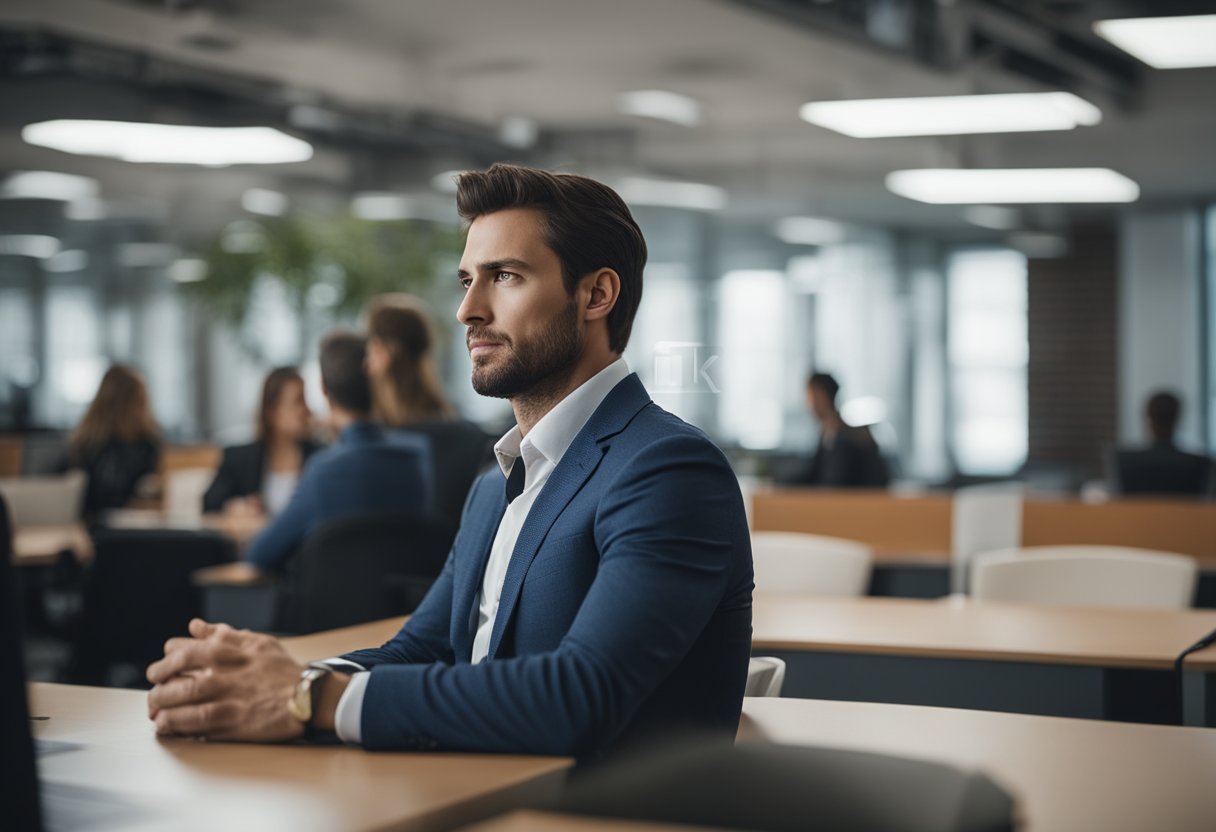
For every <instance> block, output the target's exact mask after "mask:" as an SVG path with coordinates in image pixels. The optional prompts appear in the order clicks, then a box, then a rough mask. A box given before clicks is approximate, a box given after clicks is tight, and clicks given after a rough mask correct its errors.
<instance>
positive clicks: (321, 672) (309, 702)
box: [287, 664, 334, 725]
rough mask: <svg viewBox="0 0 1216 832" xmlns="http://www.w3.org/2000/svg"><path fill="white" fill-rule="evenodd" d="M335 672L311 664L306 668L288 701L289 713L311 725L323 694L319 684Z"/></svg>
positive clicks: (323, 666)
mask: <svg viewBox="0 0 1216 832" xmlns="http://www.w3.org/2000/svg"><path fill="white" fill-rule="evenodd" d="M333 672H334V671H333V668H332V667H327V666H325V665H323V664H311V665H309V666H308V667H306V668H305V669H304V672H303V673H301V674H300V681H298V682H296V687H295V690H293V691H292V693H291V696H290V697H289V698H288V700H287V712H288V713H289V714H291V715H292V716H293V717H295V718H296V719H298V720H300V722H303V723H304V724H305V725H310V724H311V723H312V717H313V714H315V713H316V710H317V708H316V706H317V697H319V696H320V694H321V685H320V684H319V682H320V680H321V679H324V678H325V677H326V676H328V675H329V674H331V673H333Z"/></svg>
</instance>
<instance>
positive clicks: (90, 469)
mask: <svg viewBox="0 0 1216 832" xmlns="http://www.w3.org/2000/svg"><path fill="white" fill-rule="evenodd" d="M160 445H161V440H160V430H159V428H157V426H156V420H155V419H154V418H153V417H152V408H151V406H150V405H149V403H148V388H147V387H146V386H145V385H144V380H143V378H142V377H141V376H140V375H139V373H137V372H136V371H135V370H133V369H132V368H130V367H125V366H122V365H120V364H115V365H114V366H112V367H111V368H110V369H109V370H107V371H106V374H105V375H104V376H103V377H102V379H101V384H100V385H99V386H98V388H97V395H96V396H95V397H94V398H93V402H92V404H90V405H89V409H88V410H87V411H86V412H85V414H84V418H83V419H82V420H81V421H80V424H79V425H77V426H76V429H75V430H74V431H73V432H72V435H71V436H70V437H69V439H68V449H67V454H66V458H65V459H64V462H63V463H62V464H61V465H60V466H59V467H60V469H61V470H68V469H80V470H82V471H84V472H85V474H86V475H87V476H88V484H87V486H86V487H85V497H84V506H83V509H84V516H85V517H86V518H87V519H92V518H94V517H96V515H97V513H98V512H101V511H105V510H106V509H111V508H121V507H122V506H124V505H126V504H127V503H128V502H130V500H131V498H132V497H134V496H136V494H137V493H139V492H140V490H141V489H145V490H147V491H153V490H155V482H154V477H155V474H156V471H157V467H158V466H159V464H160Z"/></svg>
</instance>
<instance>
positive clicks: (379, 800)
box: [30, 684, 570, 832]
mask: <svg viewBox="0 0 1216 832" xmlns="http://www.w3.org/2000/svg"><path fill="white" fill-rule="evenodd" d="M30 709H31V713H32V714H34V715H41V716H49V717H50V719H49V720H47V721H35V722H34V723H33V726H34V734H35V737H36V738H37V739H39V740H53V741H59V742H66V743H77V744H79V745H80V747H79V748H77V749H75V750H65V751H61V752H58V753H53V754H46V755H44V756H43V757H42V758H41V759H40V760H39V770H40V775H41V779H42V781H43V783H44V784H48V785H49V786H50V787H51V788H52V789H53V788H54V787H56V786H67V787H71V786H83V787H90V788H94V789H99V790H101V791H102V792H104V793H105V795H106V796H108V797H113V798H115V799H118V800H122V801H124V802H129V803H131V804H134V805H136V806H138V807H140V808H141V809H142V810H144V811H145V812H147V813H148V814H149V816H150V818H151V819H150V820H148V821H147V825H148V827H151V828H157V829H160V828H165V827H166V826H172V827H173V828H189V829H200V830H201V829H222V828H241V829H259V830H285V831H286V830H290V832H301V830H303V831H304V832H313V830H315V831H316V832H320V830H348V831H349V832H356V831H357V830H373V829H375V830H381V829H389V828H391V829H410V830H428V829H447V828H451V827H452V826H455V825H459V824H465V823H470V822H473V821H476V820H478V819H481V818H486V817H490V816H492V815H494V814H497V813H499V812H502V811H505V810H508V809H511V808H515V807H518V806H520V805H525V804H527V803H530V802H532V801H534V800H547V799H550V798H552V797H553V796H554V795H555V794H556V793H557V791H558V789H559V788H560V786H561V783H562V781H563V779H564V772H565V770H566V769H567V767H568V766H569V765H570V761H569V760H565V759H561V758H555V757H525V756H509V755H496V754H406V753H380V752H377V753H374V754H371V753H367V752H365V751H362V750H360V749H357V748H346V747H342V746H309V745H245V744H238V743H208V742H197V741H194V740H189V739H177V738H174V739H166V740H158V739H157V738H156V736H155V734H154V733H153V726H152V723H151V722H149V721H148V716H147V694H145V693H143V692H140V691H128V690H112V689H106V688H88V687H72V686H68V685H52V684H34V685H31V686H30ZM137 825H138V824H136V823H130V824H126V826H127V827H135V826H137ZM139 828H145V827H144V826H139Z"/></svg>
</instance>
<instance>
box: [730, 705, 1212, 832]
mask: <svg viewBox="0 0 1216 832" xmlns="http://www.w3.org/2000/svg"><path fill="white" fill-rule="evenodd" d="M739 739H740V741H768V742H777V743H783V744H792V745H812V746H822V747H829V748H841V749H848V750H852V751H869V752H876V753H882V754H896V755H902V756H907V757H916V758H919V759H924V760H931V761H935V762H941V763H948V764H952V765H955V766H959V767H962V768H966V769H978V770H981V771H983V772H985V773H987V774H988V775H989V776H990V777H992V778H993V779H994V780H995V781H997V782H998V783H1000V784H1001V785H1002V786H1003V787H1004V788H1006V789H1007V790H1008V791H1009V792H1010V794H1012V795H1013V796H1014V798H1015V799H1016V800H1017V801H1018V811H1019V814H1020V815H1021V817H1022V819H1023V820H1024V822H1025V826H1024V829H1025V830H1026V832H1074V830H1084V829H1101V830H1104V831H1105V832H1141V831H1142V830H1147V829H1162V830H1164V829H1169V830H1171V832H1210V830H1212V829H1216V789H1213V787H1212V772H1213V771H1216V731H1212V730H1209V729H1204V728H1180V727H1171V726H1162V725H1131V724H1124V723H1113V722H1095V721H1092V720H1082V719H1061V718H1057V717H1042V716H1026V715H1023V714H1002V713H987V712H984V711H966V710H956V709H951V708H926V707H916V706H910V705H884V704H875V703H868V702H828V701H822V700H810V699H746V700H744V704H743V720H742V722H741V724H740V728H739Z"/></svg>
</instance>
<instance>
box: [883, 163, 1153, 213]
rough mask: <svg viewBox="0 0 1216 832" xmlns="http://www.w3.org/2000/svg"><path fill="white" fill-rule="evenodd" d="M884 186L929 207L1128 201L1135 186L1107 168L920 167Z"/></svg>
mask: <svg viewBox="0 0 1216 832" xmlns="http://www.w3.org/2000/svg"><path fill="white" fill-rule="evenodd" d="M886 184H887V188H888V189H889V190H890V191H892V192H893V193H896V194H899V195H900V196H904V197H907V198H908V199H914V200H917V201H919V202H928V203H932V204H935V205H977V204H993V203H995V204H998V205H1001V204H1012V203H1038V204H1042V203H1053V202H1058V203H1081V202H1134V201H1136V200H1137V199H1138V198H1139V197H1140V187H1139V186H1138V185H1137V184H1136V183H1135V182H1133V181H1132V180H1131V179H1128V178H1127V177H1126V176H1124V175H1123V174H1121V173H1117V172H1116V171H1113V170H1110V169H1109V168H1012V169H989V170H960V169H956V168H924V169H917V170H897V171H894V172H892V173H889V174H887V179H886Z"/></svg>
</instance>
